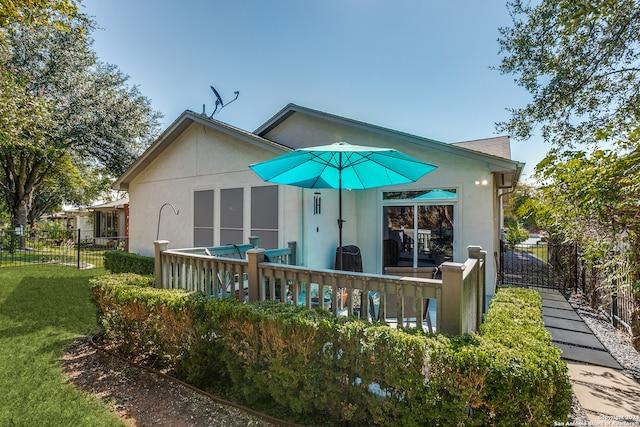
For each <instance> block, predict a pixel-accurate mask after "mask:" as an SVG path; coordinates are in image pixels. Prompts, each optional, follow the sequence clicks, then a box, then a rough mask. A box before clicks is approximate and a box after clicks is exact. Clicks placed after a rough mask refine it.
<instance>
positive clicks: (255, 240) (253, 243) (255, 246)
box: [249, 236, 260, 249]
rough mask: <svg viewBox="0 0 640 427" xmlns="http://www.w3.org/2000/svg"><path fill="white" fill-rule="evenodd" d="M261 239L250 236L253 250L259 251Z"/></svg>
mask: <svg viewBox="0 0 640 427" xmlns="http://www.w3.org/2000/svg"><path fill="white" fill-rule="evenodd" d="M259 239H260V237H258V236H249V243H250V244H251V246H253V249H257V248H258V240H259Z"/></svg>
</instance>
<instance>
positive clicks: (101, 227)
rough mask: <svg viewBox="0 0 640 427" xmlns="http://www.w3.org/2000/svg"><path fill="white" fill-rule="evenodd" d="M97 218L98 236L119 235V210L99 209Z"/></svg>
mask: <svg viewBox="0 0 640 427" xmlns="http://www.w3.org/2000/svg"><path fill="white" fill-rule="evenodd" d="M96 219H97V220H98V221H97V222H98V223H97V226H96V230H97V231H98V235H97V236H96V237H117V236H118V212H117V211H99V212H97V215H96Z"/></svg>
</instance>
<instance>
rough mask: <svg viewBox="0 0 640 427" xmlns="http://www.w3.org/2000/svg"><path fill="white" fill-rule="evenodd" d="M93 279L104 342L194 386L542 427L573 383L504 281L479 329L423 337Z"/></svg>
mask: <svg viewBox="0 0 640 427" xmlns="http://www.w3.org/2000/svg"><path fill="white" fill-rule="evenodd" d="M131 283H132V280H131V277H130V276H127V277H122V283H121V284H117V285H116V284H114V277H113V276H104V277H99V278H95V279H93V280H92V292H93V295H94V297H95V300H96V302H97V304H98V307H99V308H100V322H101V324H102V326H103V327H104V330H105V339H106V340H107V342H108V343H110V345H111V346H113V347H114V349H115V350H116V351H119V352H120V353H121V354H123V355H125V356H127V357H131V358H134V359H136V360H137V361H138V362H142V363H147V364H149V365H151V366H154V367H156V368H157V367H162V368H165V369H172V370H173V372H174V373H175V374H176V375H177V376H178V377H180V378H182V379H185V380H187V381H188V382H190V383H192V384H194V385H197V386H198V387H201V388H208V387H214V386H216V385H217V384H218V385H219V384H225V386H226V387H227V388H229V389H231V390H232V392H233V394H235V395H237V396H241V397H242V399H243V402H244V403H245V404H263V405H264V404H265V402H272V403H273V404H275V403H277V404H279V405H284V406H286V407H288V408H289V409H290V410H291V411H293V412H295V413H298V414H302V415H304V416H307V417H309V419H311V417H314V419H317V418H315V417H319V418H324V419H327V421H328V422H330V423H332V424H349V425H385V426H386V425H442V426H450V425H468V426H486V425H495V426H514V425H531V426H547V425H552V424H553V423H554V422H565V421H567V419H568V413H569V410H570V398H571V387H570V384H569V382H568V378H567V373H566V371H567V368H566V365H565V364H564V362H562V361H561V360H560V351H559V349H557V348H556V347H554V346H553V345H552V344H551V338H550V335H549V334H548V333H547V331H546V330H545V329H544V325H543V324H542V313H541V310H542V309H541V300H540V296H539V294H538V293H537V292H535V291H530V290H522V289H502V290H500V291H499V292H498V294H497V295H496V296H495V297H494V299H493V300H492V302H491V305H490V309H489V312H488V313H487V315H486V320H485V323H484V324H483V325H482V327H481V330H480V332H479V333H478V334H467V335H463V336H460V337H449V336H443V335H424V334H420V333H418V332H415V331H409V330H407V331H404V330H397V329H392V328H389V327H387V326H383V325H379V324H378V325H375V324H369V323H365V322H360V321H356V320H348V319H346V318H336V317H334V316H333V315H331V314H330V313H328V312H327V311H323V310H307V309H304V308H301V307H295V306H293V305H290V304H282V303H276V302H256V303H241V302H238V301H235V300H231V299H224V300H217V299H216V300H208V299H206V298H205V297H204V295H202V294H200V293H187V292H183V291H176V290H173V291H168V290H158V289H153V288H141V287H138V286H132V285H131Z"/></svg>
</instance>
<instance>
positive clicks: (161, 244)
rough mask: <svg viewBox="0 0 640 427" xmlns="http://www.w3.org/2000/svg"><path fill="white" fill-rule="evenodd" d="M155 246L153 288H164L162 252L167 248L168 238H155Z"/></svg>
mask: <svg viewBox="0 0 640 427" xmlns="http://www.w3.org/2000/svg"><path fill="white" fill-rule="evenodd" d="M153 245H154V246H155V255H154V266H153V286H154V287H155V288H160V289H162V288H164V283H162V252H164V251H166V250H167V249H169V241H168V240H156V241H155V242H153Z"/></svg>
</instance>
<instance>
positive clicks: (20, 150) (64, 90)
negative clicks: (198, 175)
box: [0, 14, 160, 224]
mask: <svg viewBox="0 0 640 427" xmlns="http://www.w3.org/2000/svg"><path fill="white" fill-rule="evenodd" d="M60 19H61V20H63V21H64V23H65V26H66V29H64V30H61V29H60V28H59V26H56V25H39V26H29V25H21V24H19V25H14V26H12V27H10V28H9V29H7V32H6V34H7V36H6V45H5V46H4V50H5V52H4V56H3V58H4V61H3V62H2V64H1V71H2V72H3V77H4V76H6V79H5V78H3V81H2V85H1V86H0V89H1V90H2V91H1V92H0V98H1V99H0V100H1V101H2V105H1V106H0V157H1V158H2V170H1V171H0V176H1V177H2V182H1V183H0V185H1V186H2V191H3V193H4V196H5V200H6V203H7V205H8V206H9V208H10V209H11V211H12V214H13V216H14V218H15V221H16V223H17V224H26V223H27V219H28V217H29V212H30V211H31V209H32V207H33V200H34V199H33V197H34V192H35V191H36V189H37V188H38V187H39V186H42V185H43V183H45V181H46V180H47V179H49V178H51V177H52V175H53V174H56V173H57V174H60V170H61V169H60V167H61V162H63V161H64V162H69V161H71V162H72V163H73V164H74V165H75V166H76V167H77V168H78V169H80V170H85V171H92V170H99V171H104V172H105V173H108V174H110V175H111V176H117V175H119V174H121V173H122V172H123V171H124V170H125V169H126V168H127V167H128V166H129V165H130V164H131V162H132V161H133V160H134V159H135V158H136V156H137V155H138V154H139V153H140V152H141V150H142V149H143V148H145V147H146V146H147V145H148V143H149V142H150V141H151V139H152V138H153V137H154V136H155V134H156V133H157V130H158V118H159V117H160V114H159V113H157V112H154V111H153V110H152V109H151V107H150V103H149V101H148V99H147V98H145V97H144V96H142V95H141V94H140V93H139V91H138V89H137V88H136V87H135V86H133V87H130V86H128V85H127V79H128V77H127V76H126V75H124V74H123V73H122V72H120V71H119V70H118V69H117V68H116V67H115V66H113V65H109V64H104V63H101V62H99V61H98V60H97V59H96V56H95V53H94V52H93V51H92V50H91V41H90V39H89V38H88V34H89V33H90V31H91V30H92V29H93V27H94V23H93V22H92V21H91V20H90V19H88V18H87V17H86V16H83V15H81V14H76V15H74V16H73V17H71V18H66V19H65V18H64V17H60Z"/></svg>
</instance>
